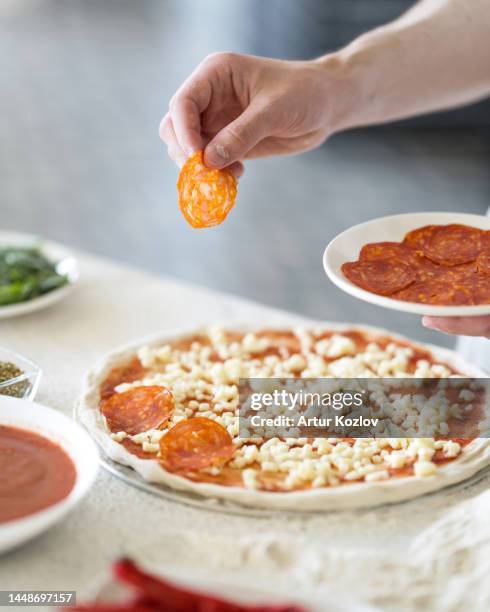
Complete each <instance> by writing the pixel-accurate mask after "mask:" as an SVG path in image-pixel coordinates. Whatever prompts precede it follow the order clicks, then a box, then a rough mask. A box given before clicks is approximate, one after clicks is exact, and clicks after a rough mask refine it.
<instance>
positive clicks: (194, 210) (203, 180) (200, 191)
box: [177, 151, 237, 228]
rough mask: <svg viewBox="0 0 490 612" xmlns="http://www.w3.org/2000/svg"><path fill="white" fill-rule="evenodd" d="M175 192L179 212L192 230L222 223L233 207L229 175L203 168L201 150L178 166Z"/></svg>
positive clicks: (234, 187)
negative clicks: (177, 194)
mask: <svg viewBox="0 0 490 612" xmlns="http://www.w3.org/2000/svg"><path fill="white" fill-rule="evenodd" d="M177 189H178V192H179V206H180V210H181V211H182V214H183V215H184V217H185V219H186V221H187V222H188V223H189V224H190V225H192V227H195V228H203V227H213V226H215V225H219V224H220V223H222V222H223V221H224V220H225V219H226V216H227V215H228V213H229V212H230V210H231V209H232V208H233V205H234V204H235V199H236V194H237V185H236V179H235V177H234V176H233V175H232V174H231V172H229V171H228V170H212V169H210V168H207V167H206V166H205V165H204V155H203V152H202V151H197V152H196V153H194V154H193V155H191V156H190V157H189V159H188V160H187V161H186V163H185V164H184V165H183V166H182V170H181V171H180V175H179V180H178V182H177Z"/></svg>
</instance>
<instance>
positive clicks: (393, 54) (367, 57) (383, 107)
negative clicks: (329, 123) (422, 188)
mask: <svg viewBox="0 0 490 612" xmlns="http://www.w3.org/2000/svg"><path fill="white" fill-rule="evenodd" d="M335 55H336V57H338V58H339V60H340V61H341V62H343V63H344V66H345V71H346V73H347V74H348V75H349V77H348V78H349V80H351V81H352V82H353V83H354V84H355V89H356V91H357V94H358V95H357V96H356V97H355V99H354V100H352V101H351V103H350V104H348V105H347V109H346V112H345V115H344V116H342V117H340V118H339V119H340V121H339V124H338V125H337V126H336V128H337V129H339V128H340V129H344V128H346V127H353V126H358V125H368V124H375V123H384V122H386V121H391V120H394V119H402V118H405V117H409V116H413V115H419V114H422V113H427V112H431V111H435V110H443V109H448V108H452V107H456V106H459V105H463V104H467V103H469V102H473V101H476V100H478V99H481V98H484V97H485V96H487V95H489V94H490V2H489V1H488V0H422V1H421V2H419V3H417V4H416V5H415V6H414V7H413V8H412V9H411V10H409V11H408V12H407V13H405V14H404V15H403V16H402V17H400V18H399V19H397V20H396V21H394V22H392V23H390V24H388V25H386V26H383V27H380V28H377V29H375V30H373V31H371V32H369V33H367V34H364V35H363V36H361V37H359V38H358V39H356V40H355V41H354V42H352V43H351V44H349V45H348V46H347V47H345V48H344V49H342V50H341V51H340V52H339V53H337V54H335ZM322 61H326V63H327V64H328V57H327V58H325V59H324V60H320V62H322ZM327 69H328V68H327Z"/></svg>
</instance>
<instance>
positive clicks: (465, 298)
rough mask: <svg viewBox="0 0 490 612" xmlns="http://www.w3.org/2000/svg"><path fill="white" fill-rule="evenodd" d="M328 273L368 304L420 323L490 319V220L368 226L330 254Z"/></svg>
mask: <svg viewBox="0 0 490 612" xmlns="http://www.w3.org/2000/svg"><path fill="white" fill-rule="evenodd" d="M323 265H324V268H325V272H326V273H327V276H328V277H329V278H330V280H331V281H332V282H333V283H334V284H335V285H337V287H339V288H340V289H342V290H343V291H345V292H346V293H349V294H350V295H352V296H353V297H356V298H358V299H360V300H363V301H365V302H369V303H371V304H376V305H377V306H382V307H384V308H391V309H393V310H401V311H404V312H410V313H413V314H418V315H432V316H441V317H469V316H478V315H487V314H490V217H486V216H484V215H473V214H466V213H445V212H424V213H407V214H402V215H393V216H389V217H382V218H379V219H373V220H372V221H367V222H365V223H361V224H359V225H355V226H354V227H351V228H349V229H348V230H346V231H344V232H342V233H341V234H339V235H338V236H337V237H336V238H334V239H333V240H332V241H331V242H330V244H329V245H328V246H327V248H326V249H325V253H324V256H323Z"/></svg>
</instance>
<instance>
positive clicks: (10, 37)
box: [0, 0, 490, 345]
mask: <svg viewBox="0 0 490 612" xmlns="http://www.w3.org/2000/svg"><path fill="white" fill-rule="evenodd" d="M411 4H412V2H410V1H408V0H233V2H230V1H229V0H206V1H203V0H0V92H1V93H0V189H1V191H0V194H1V196H0V211H1V221H2V229H14V230H21V231H28V232H34V233H37V234H42V235H44V236H47V237H50V238H52V239H55V240H59V241H61V242H64V243H66V244H68V245H71V246H73V247H75V248H79V249H84V250H87V251H90V252H92V253H96V254H100V255H105V256H108V257H112V258H115V259H117V260H120V261H123V262H127V263H131V264H134V265H136V266H139V267H143V268H145V269H147V270H150V271H153V272H157V273H164V274H169V275H172V276H175V277H178V278H180V279H183V280H185V281H189V282H192V283H198V284H200V285H204V286H207V287H210V288H213V289H218V290H222V291H226V292H232V293H235V294H239V295H241V296H244V297H246V298H250V299H254V300H258V301H261V302H264V303H267V304H270V305H273V306H276V307H280V308H285V309H289V310H292V311H295V312H297V313H300V314H303V315H306V316H312V317H315V318H321V319H326V320H336V321H348V322H356V323H370V324H374V325H381V326H383V327H387V328H390V329H392V330H394V331H398V332H401V333H405V334H408V335H410V336H412V337H414V338H418V339H420V340H425V341H435V342H437V343H439V344H446V345H448V344H450V343H452V339H451V338H449V337H445V336H441V335H439V334H436V333H432V332H429V331H427V330H424V329H423V328H422V327H421V326H420V322H419V320H418V318H417V317H414V316H411V315H405V314H398V313H395V312H391V311H386V310H384V309H380V308H376V307H374V306H369V305H367V304H365V303H362V302H360V301H358V300H355V299H353V298H351V297H349V296H347V295H345V294H343V293H341V292H340V291H339V290H337V289H336V288H335V287H334V286H333V285H331V284H330V283H329V281H327V278H326V276H325V274H324V272H323V268H322V261H321V259H322V254H323V250H324V248H325V246H326V244H327V243H328V242H329V240H330V239H331V238H333V237H334V236H335V235H336V234H337V233H338V232H340V231H342V230H344V229H346V228H347V227H349V226H351V225H353V224H356V223H359V222H361V221H365V220H368V219H371V218H374V217H378V216H382V215H386V214H390V213H401V212H410V211H422V210H439V211H467V212H475V213H483V212H485V210H486V209H487V207H488V206H489V205H490V171H489V162H490V128H489V117H490V113H489V105H488V104H485V103H483V104H479V105H475V106H473V107H471V108H468V109H463V110H458V111H455V112H450V113H444V114H440V115H432V116H430V117H424V118H421V119H417V120H411V121H408V122H403V123H399V124H395V125H392V126H389V127H383V128H376V129H363V130H356V131H352V132H349V133H345V134H341V135H337V136H335V137H334V138H332V139H331V140H330V141H329V142H328V143H327V144H326V145H324V146H323V147H322V148H321V149H319V150H317V151H315V152H311V153H308V154H305V155H303V156H300V157H295V158H277V159H271V160H262V161H255V162H250V163H248V164H247V171H246V174H245V176H244V177H243V179H242V180H241V182H240V186H239V198H238V203H237V206H236V208H235V209H234V210H233V212H232V214H231V215H230V217H229V219H228V220H227V221H226V223H225V224H224V225H222V226H221V227H219V228H216V229H213V230H206V231H196V230H192V229H191V228H189V227H188V226H187V225H186V223H185V221H184V220H183V218H182V217H181V215H180V213H179V210H178V206H177V196H176V189H175V182H176V180H177V168H176V167H175V166H174V165H173V164H172V163H171V162H170V160H169V159H168V158H167V154H166V148H165V147H164V146H163V145H162V143H161V142H160V141H159V138H158V124H159V121H160V118H161V117H162V115H163V114H164V113H165V111H166V109H167V104H168V100H169V98H170V96H171V95H172V93H173V92H174V90H175V89H176V87H177V86H178V85H179V84H180V82H181V81H182V80H183V79H184V78H185V77H186V76H187V75H188V73H189V72H190V71H191V70H192V69H193V68H194V67H195V65H196V64H197V63H198V62H199V61H200V60H201V59H202V58H203V57H204V56H206V55H207V54H209V53H211V52H214V51H220V50H234V51H240V52H246V53H255V54H264V55H269V56H274V57H284V58H306V57H312V56H315V55H319V54H321V53H324V52H326V51H328V50H333V49H335V48H338V47H339V46H341V45H342V44H345V43H346V42H348V41H349V40H351V39H352V38H353V37H354V36H356V35H357V34H359V33H361V32H363V31H366V30H367V29H369V28H372V27H374V26H376V25H378V24H381V23H384V22H386V21H388V20H390V19H392V18H394V17H396V16H397V15H399V14H400V13H401V12H402V11H404V10H405V9H406V8H408V7H409V6H410V5H411ZM367 238H369V237H367ZM169 299H172V296H169Z"/></svg>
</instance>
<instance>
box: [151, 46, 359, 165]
mask: <svg viewBox="0 0 490 612" xmlns="http://www.w3.org/2000/svg"><path fill="white" fill-rule="evenodd" d="M344 89H346V79H343V78H341V62H340V60H338V59H336V58H335V56H334V55H332V56H327V57H326V58H323V59H322V60H319V61H310V62H287V61H281V60H272V59H264V58H259V57H253V56H246V55H237V54H234V53H218V54H215V55H211V56H209V57H208V58H206V59H205V60H204V61H203V62H202V63H201V64H200V65H199V66H198V67H197V69H196V70H195V71H194V72H193V73H192V74H191V75H190V77H189V78H188V79H187V80H186V81H185V82H184V84H183V85H182V86H181V87H180V89H179V90H178V91H177V93H176V94H175V95H174V96H173V98H172V100H171V101H170V110H169V112H168V113H167V114H166V115H165V117H164V118H163V119H162V122H161V124H160V136H161V138H162V140H163V141H164V142H165V143H166V144H167V146H168V151H169V155H170V157H171V158H172V159H173V160H174V161H175V162H176V163H177V164H178V165H179V166H181V165H182V164H183V163H184V162H185V160H186V159H187V157H188V156H189V155H190V154H191V153H193V152H194V151H196V150H199V149H204V161H205V163H206V165H207V166H208V167H210V168H224V167H229V168H230V169H231V170H232V172H233V173H234V174H235V175H236V176H239V175H240V174H241V173H242V172H243V165H242V164H241V160H243V159H246V158H252V157H265V156H268V155H281V154H288V153H299V152H301V151H306V150H308V149H312V148H314V147H317V146H318V145H320V144H321V143H322V142H323V141H324V140H325V139H326V138H327V137H328V136H329V135H330V134H331V133H332V132H333V131H334V125H335V111H334V108H342V103H341V102H342V100H343V99H344V96H341V95H340V92H341V91H343V90H344ZM331 94H332V95H331ZM347 97H348V96H346V98H347ZM334 99H335V100H336V102H335V104H334Z"/></svg>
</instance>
